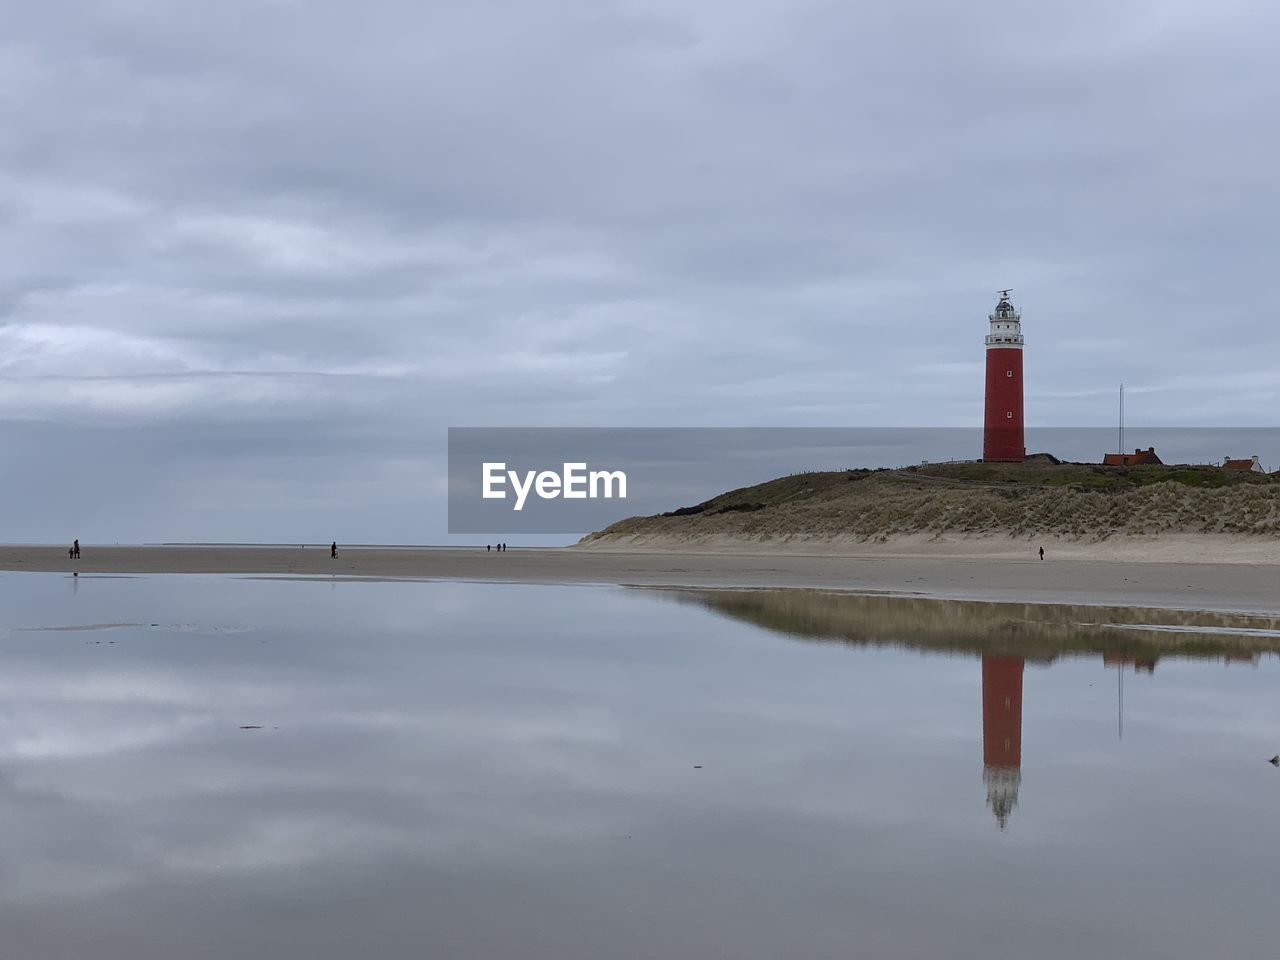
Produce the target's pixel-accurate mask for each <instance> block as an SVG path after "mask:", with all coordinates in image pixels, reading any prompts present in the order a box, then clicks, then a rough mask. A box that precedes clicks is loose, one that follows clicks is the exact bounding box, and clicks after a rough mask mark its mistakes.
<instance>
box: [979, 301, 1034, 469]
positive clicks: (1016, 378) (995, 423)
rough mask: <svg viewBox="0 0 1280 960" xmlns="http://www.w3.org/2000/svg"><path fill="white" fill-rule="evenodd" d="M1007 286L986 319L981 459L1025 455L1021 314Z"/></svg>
mask: <svg viewBox="0 0 1280 960" xmlns="http://www.w3.org/2000/svg"><path fill="white" fill-rule="evenodd" d="M1011 292H1012V291H1010V290H1001V291H1000V302H999V303H997V304H996V309H995V312H993V313H992V314H991V315H990V316H989V318H988V319H990V321H991V332H990V333H988V334H987V408H986V417H985V419H984V420H983V427H984V428H983V433H982V459H983V460H1015V461H1019V462H1021V461H1023V460H1025V459H1027V446H1026V441H1025V439H1024V438H1023V433H1022V314H1020V313H1018V311H1017V310H1016V309H1014V306H1013V304H1012V303H1010V302H1009V294H1010V293H1011Z"/></svg>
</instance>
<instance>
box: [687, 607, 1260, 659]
mask: <svg viewBox="0 0 1280 960" xmlns="http://www.w3.org/2000/svg"><path fill="white" fill-rule="evenodd" d="M673 593H674V594H675V596H677V597H678V598H679V599H680V600H681V601H682V602H686V603H695V604H699V605H701V606H704V607H706V608H707V609H709V610H713V611H715V612H717V613H721V614H724V615H725V616H728V617H732V618H734V619H735V620H742V621H746V622H748V623H753V624H756V625H757V626H761V627H765V628H767V629H769V630H775V631H777V632H779V633H785V634H787V635H788V636H793V637H802V638H804V639H811V640H838V641H841V642H844V643H849V644H856V645H859V646H894V647H908V648H914V649H926V650H939V651H951V652H955V653H967V654H973V655H979V656H980V655H989V654H1001V653H1005V654H1016V655H1017V656H1019V657H1024V658H1025V659H1028V660H1033V661H1040V662H1047V661H1051V660H1054V659H1056V658H1057V657H1060V656H1087V655H1098V654H1105V655H1108V656H1110V657H1113V658H1123V659H1125V660H1127V661H1130V662H1135V663H1139V664H1142V665H1143V667H1144V668H1146V669H1149V668H1150V667H1153V666H1154V664H1155V662H1156V660H1158V659H1159V658H1160V657H1162V656H1170V655H1173V656H1179V657H1197V658H1199V657H1203V658H1214V659H1230V660H1254V659H1256V657H1257V655H1259V654H1261V653H1274V652H1277V651H1280V618H1273V617H1261V616H1245V615H1239V614H1228V613H1211V612H1203V611H1179V610H1154V609H1144V608H1141V607H1096V606H1087V605H1083V604H1081V605H1066V604H1035V603H1026V604H1022V603H982V602H979V601H972V600H922V599H917V598H912V597H893V596H867V595H860V594H849V593H831V592H824V591H819V590H679V591H673ZM1126 626H1128V627H1130V629H1126ZM1162 626H1168V627H1171V628H1174V629H1171V630H1169V631H1167V632H1166V631H1162V630H1161V629H1160V627H1162ZM1232 630H1246V631H1252V632H1241V633H1231V632H1229V631H1232Z"/></svg>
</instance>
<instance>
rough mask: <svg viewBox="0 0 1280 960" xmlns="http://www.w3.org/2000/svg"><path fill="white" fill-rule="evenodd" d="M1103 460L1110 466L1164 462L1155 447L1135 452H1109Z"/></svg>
mask: <svg viewBox="0 0 1280 960" xmlns="http://www.w3.org/2000/svg"><path fill="white" fill-rule="evenodd" d="M1102 462H1103V463H1104V464H1106V465H1107V466H1109V467H1136V466H1139V465H1141V464H1144V463H1164V461H1163V460H1161V459H1160V458H1159V457H1157V456H1156V448H1155V447H1147V449H1145V450H1135V451H1133V453H1108V454H1106V455H1105V456H1104V457H1103V458H1102Z"/></svg>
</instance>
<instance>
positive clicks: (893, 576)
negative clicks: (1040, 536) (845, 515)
mask: <svg viewBox="0 0 1280 960" xmlns="http://www.w3.org/2000/svg"><path fill="white" fill-rule="evenodd" d="M1088 546H1090V547H1091V548H1092V547H1094V546H1096V545H1088ZM1184 546H1185V547H1186V549H1195V550H1197V551H1198V552H1197V554H1193V555H1187V554H1185V553H1180V554H1179V559H1178V560H1177V561H1176V562H1170V561H1167V560H1160V559H1155V558H1151V559H1149V560H1146V561H1141V562H1138V561H1133V560H1127V559H1107V558H1106V557H1105V556H1101V555H1099V553H1098V551H1096V550H1092V549H1091V552H1090V553H1086V554H1084V555H1080V556H1076V557H1072V556H1070V555H1068V553H1067V552H1066V551H1065V545H1063V547H1062V548H1060V547H1059V546H1058V545H1054V544H1052V543H1050V544H1049V547H1048V549H1047V557H1048V559H1046V560H1044V561H1040V560H1038V559H1036V557H1035V554H1034V551H1033V545H1032V544H1029V543H1026V542H1020V541H1014V542H1000V543H987V544H985V545H979V544H973V543H970V544H968V545H966V547H965V552H964V553H956V554H953V555H947V554H946V552H945V550H939V549H936V545H935V549H930V545H928V544H917V545H899V546H898V547H897V548H896V549H893V548H890V549H885V548H883V547H876V546H864V547H863V548H862V550H860V551H859V555H856V556H855V555H841V554H837V553H833V552H826V553H825V554H824V553H823V552H821V551H812V552H800V551H799V550H798V549H795V548H794V545H793V549H792V550H789V551H776V550H767V549H763V550H761V549H757V550H754V551H746V550H739V551H733V550H729V549H727V548H724V547H721V548H720V549H716V550H703V551H701V552H694V551H671V550H666V551H659V550H648V551H639V550H630V551H624V550H617V549H609V550H604V549H583V548H578V547H572V548H545V549H531V550H522V551H513V552H511V553H497V552H486V551H485V550H484V548H483V547H481V548H474V547H473V548H470V549H455V548H442V549H421V548H419V549H411V548H356V547H342V546H341V545H339V556H338V558H337V559H336V560H334V559H331V558H330V557H329V554H328V551H327V550H316V549H310V548H300V547H198V546H120V547H118V546H102V547H100V546H96V545H94V544H91V543H84V544H82V547H83V559H81V560H79V561H70V560H68V559H67V556H66V550H65V548H61V547H30V546H27V547H15V546H0V571H8V572H11V573H12V572H39V573H56V574H61V575H64V576H69V575H70V574H71V573H72V572H73V571H74V572H76V573H78V574H80V575H81V576H82V577H92V576H93V575H95V574H99V575H114V576H130V575H150V574H215V575H234V576H241V577H268V578H282V579H293V578H296V579H319V580H321V581H329V580H346V581H357V580H360V581H377V580H383V581H387V580H445V581H447V580H454V581H498V582H506V583H529V584H535V583H542V584H546V583H596V584H620V585H634V586H663V587H729V588H756V587H807V588H817V589H824V590H842V591H851V592H866V593H888V594H897V595H902V596H921V597H937V598H943V599H968V600H979V601H996V602H1013V603H1070V604H1090V605H1109V606H1124V605H1140V606H1145V607H1159V608H1165V609H1182V610H1216V611H1229V612H1241V613H1267V614H1280V590H1278V589H1277V586H1278V582H1280V567H1277V565H1276V564H1274V563H1268V562H1246V561H1238V560H1237V561H1234V562H1231V561H1221V560H1219V561H1218V562H1196V556H1197V555H1198V556H1199V557H1201V558H1203V559H1205V560H1212V559H1213V558H1214V556H1215V554H1214V552H1213V551H1212V550H1210V549H1208V548H1207V546H1205V545H1201V546H1199V547H1195V546H1194V545H1184ZM908 551H914V552H908ZM1007 551H1015V552H1014V553H1012V554H1009V553H1007Z"/></svg>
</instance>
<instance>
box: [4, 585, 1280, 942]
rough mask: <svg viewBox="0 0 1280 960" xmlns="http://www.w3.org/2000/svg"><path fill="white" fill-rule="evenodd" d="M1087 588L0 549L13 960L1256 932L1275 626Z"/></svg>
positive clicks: (1248, 936) (1266, 820) (1271, 817)
mask: <svg viewBox="0 0 1280 960" xmlns="http://www.w3.org/2000/svg"><path fill="white" fill-rule="evenodd" d="M1081 611H1082V608H1079V607H1076V608H1062V609H1058V610H1054V609H1047V608H1029V607H1017V608H1012V607H1007V608H1001V607H992V606H989V605H972V604H969V605H965V604H939V603H936V602H929V601H900V600H896V601H895V600H889V599H886V598H834V599H833V598H831V597H830V596H829V595H818V594H806V593H804V592H788V591H763V592H739V591H734V592H713V591H697V592H675V591H647V590H624V589H621V588H611V587H595V586H565V587H558V586H541V585H538V586H533V585H508V584H463V583H350V582H345V583H330V582H326V581H322V580H321V581H313V582H305V581H291V582H278V581H276V582H272V581H261V580H252V579H239V578H219V577H179V576H168V577H153V578H91V577H81V578H79V579H78V581H73V580H70V579H67V578H64V577H62V576H57V575H34V574H28V575H6V576H3V577H0V818H2V822H3V824H4V830H3V831H0V930H3V936H4V941H5V947H4V955H5V956H13V957H18V958H23V960H37V958H41V960H42V958H65V957H78V956H89V957H94V958H95V960H138V958H151V957H155V958H173V957H183V958H206V957H207V958H212V957H219V958H224V957H238V958H259V957H261V958H267V957H271V958H295V957H296V958H309V960H310V958H349V957H370V958H401V957H403V958H409V957H413V958H420V957H433V958H435V957H441V958H452V957H458V958H482V957H483V958H494V957H508V956H510V957H520V958H526V960H529V958H548V960H549V958H557V960H575V958H602V957H611V958H612V957H617V958H652V957H727V958H728V957H731V958H770V960H773V958H779V957H806V958H826V957H831V958H836V957H840V958H847V957H850V956H866V957H877V958H879V957H886V958H896V957H948V958H957V957H974V958H978V957H981V958H984V960H987V958H990V957H992V956H1031V957H1037V958H1041V960H1044V958H1059V957H1061V958H1076V957H1080V956H1097V957H1125V958H1144V957H1152V958H1157V957H1158V958H1170V957H1187V958H1191V957H1195V958H1204V957H1231V958H1252V957H1259V958H1261V957H1267V958H1270V957H1273V956H1274V955H1275V952H1276V944H1277V943H1278V942H1280V918H1278V917H1277V914H1276V911H1275V910H1274V903H1273V901H1274V888H1273V884H1274V877H1275V875H1276V859H1277V855H1276V843H1277V831H1276V829H1275V826H1274V824H1275V820H1276V816H1277V810H1280V770H1278V769H1276V768H1275V767H1272V766H1271V765H1270V764H1268V763H1267V762H1266V760H1267V758H1269V757H1271V756H1272V755H1273V754H1275V753H1277V752H1280V698H1277V696H1276V691H1277V690H1278V689H1280V669H1278V667H1277V661H1276V659H1275V658H1274V657H1273V656H1271V655H1270V654H1269V653H1267V652H1265V648H1264V647H1263V646H1259V645H1265V644H1266V643H1269V642H1274V640H1268V639H1267V636H1266V634H1267V631H1268V630H1269V629H1271V628H1270V627H1269V626H1268V625H1267V624H1266V623H1259V622H1256V621H1252V620H1240V621H1238V622H1237V621H1233V620H1231V619H1230V618H1209V619H1208V620H1200V621H1198V620H1197V619H1196V618H1195V617H1189V616H1188V617H1180V618H1172V620H1171V624H1170V625H1172V626H1174V627H1177V628H1179V629H1177V630H1173V631H1169V632H1168V636H1169V638H1171V639H1169V640H1168V641H1167V642H1168V643H1170V644H1173V646H1170V647H1168V648H1163V647H1153V646H1152V644H1157V643H1163V642H1165V641H1164V640H1162V639H1161V631H1159V630H1152V629H1149V628H1150V627H1151V626H1153V625H1155V626H1159V625H1160V623H1159V621H1158V620H1156V616H1157V615H1155V614H1153V613H1152V612H1151V611H1136V612H1134V611H1085V613H1087V614H1088V616H1087V617H1086V616H1085V615H1084V614H1082V612H1081ZM1085 620H1087V621H1088V622H1087V623H1082V621H1085ZM1091 624H1093V625H1091ZM1096 624H1119V626H1098V625H1096ZM1126 625H1127V626H1131V627H1137V628H1138V629H1135V630H1128V629H1125V627H1126ZM1215 627H1216V628H1221V629H1218V630H1217V631H1216V634H1217V635H1220V637H1219V639H1218V640H1217V641H1215V642H1218V643H1219V644H1220V645H1225V646H1222V647H1221V649H1217V648H1215V647H1213V645H1212V643H1209V642H1208V641H1207V640H1206V636H1208V637H1210V639H1212V637H1213V636H1214V635H1215V629H1214V628H1215ZM1192 628H1193V629H1192ZM1233 631H1234V632H1233ZM1240 631H1244V632H1243V633H1241V632H1240ZM1256 631H1262V633H1261V634H1260V635H1255V632H1256ZM1232 644H1235V646H1232ZM1249 644H1253V646H1252V647H1250V646H1249ZM1242 645H1243V646H1242ZM1223 651H1226V652H1227V653H1228V654H1229V656H1230V659H1229V660H1224V659H1223V658H1222V656H1221V654H1222V652H1223ZM1148 670H1150V672H1148ZM984 726H985V730H984ZM245 728H249V729H245ZM1001 821H1003V826H1002V825H1001Z"/></svg>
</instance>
